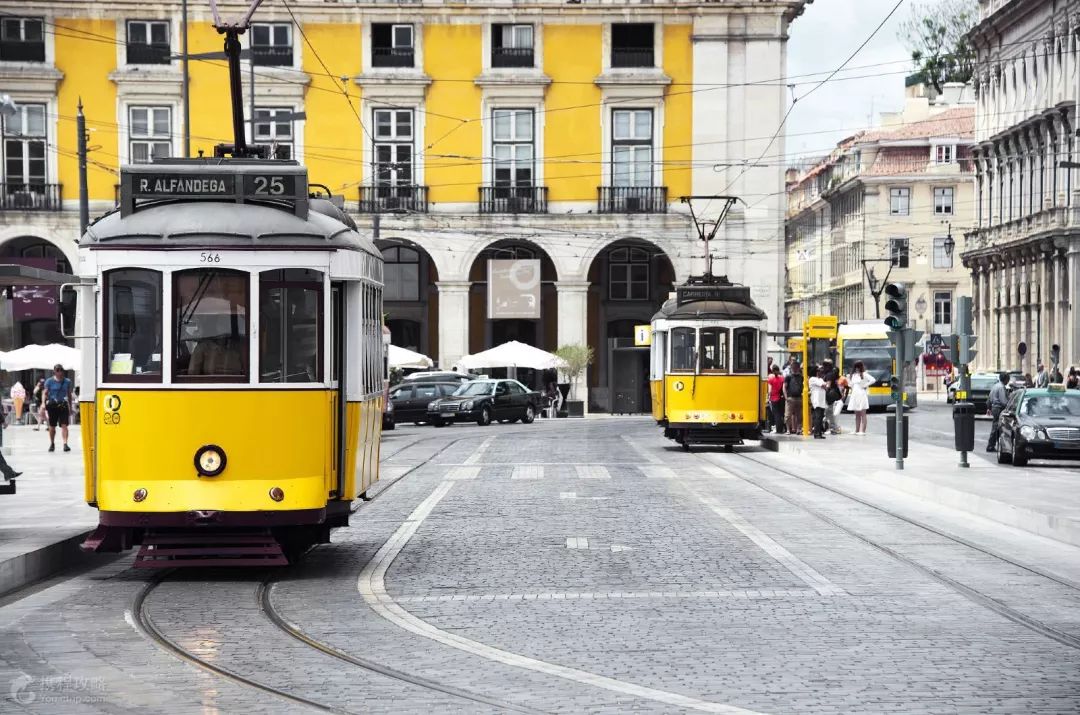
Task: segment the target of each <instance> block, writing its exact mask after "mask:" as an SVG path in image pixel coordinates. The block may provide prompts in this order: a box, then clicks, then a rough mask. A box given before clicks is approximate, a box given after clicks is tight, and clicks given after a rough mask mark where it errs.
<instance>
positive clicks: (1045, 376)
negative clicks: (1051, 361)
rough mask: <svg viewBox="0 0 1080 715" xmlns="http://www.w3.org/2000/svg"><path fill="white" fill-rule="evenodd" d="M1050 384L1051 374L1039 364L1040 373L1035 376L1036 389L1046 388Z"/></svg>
mask: <svg viewBox="0 0 1080 715" xmlns="http://www.w3.org/2000/svg"><path fill="white" fill-rule="evenodd" d="M1049 384H1050V373H1049V372H1047V370H1046V367H1045V366H1044V365H1043V364H1042V363H1039V368H1038V372H1037V373H1036V374H1035V387H1046V386H1047V385H1049Z"/></svg>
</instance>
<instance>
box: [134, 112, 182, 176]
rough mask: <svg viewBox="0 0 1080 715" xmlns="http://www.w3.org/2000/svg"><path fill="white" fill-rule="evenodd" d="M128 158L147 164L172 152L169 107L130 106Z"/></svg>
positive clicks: (135, 162) (136, 162) (137, 162)
mask: <svg viewBox="0 0 1080 715" xmlns="http://www.w3.org/2000/svg"><path fill="white" fill-rule="evenodd" d="M129 116H130V119H129V123H128V135H129V136H128V138H129V142H128V145H129V149H128V160H129V161H130V162H131V163H132V164H149V163H150V162H151V161H154V160H157V159H164V158H165V157H167V156H169V155H170V154H171V153H172V110H171V109H170V108H169V107H131V109H130V110H129Z"/></svg>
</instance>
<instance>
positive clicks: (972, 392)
mask: <svg viewBox="0 0 1080 715" xmlns="http://www.w3.org/2000/svg"><path fill="white" fill-rule="evenodd" d="M969 379H970V381H971V387H970V388H969V389H968V395H967V401H968V402H970V403H972V404H973V405H975V414H977V415H980V414H982V413H984V412H986V407H987V402H988V401H989V400H990V388H991V387H993V386H994V384H995V383H997V381H998V379H999V378H998V376H997V373H993V372H977V373H975V374H973V375H971V377H970V378H969ZM958 389H960V380H953V381H952V382H951V383H949V395H948V400H949V404H952V403H954V402H956V391H957V390H958Z"/></svg>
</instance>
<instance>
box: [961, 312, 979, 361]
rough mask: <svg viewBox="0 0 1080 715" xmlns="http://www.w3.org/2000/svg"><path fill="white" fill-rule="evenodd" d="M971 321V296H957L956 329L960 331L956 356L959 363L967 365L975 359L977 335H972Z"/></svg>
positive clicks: (973, 330)
mask: <svg viewBox="0 0 1080 715" xmlns="http://www.w3.org/2000/svg"><path fill="white" fill-rule="evenodd" d="M972 322H973V320H972V311H971V296H962V297H960V298H957V299H956V329H957V332H958V333H960V350H959V352H958V353H957V356H956V358H957V361H958V362H959V363H960V364H961V365H967V364H968V363H970V362H973V361H974V360H975V349H974V348H975V341H976V340H978V336H977V335H974V332H975V328H974V326H973V325H972Z"/></svg>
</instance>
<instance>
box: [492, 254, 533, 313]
mask: <svg viewBox="0 0 1080 715" xmlns="http://www.w3.org/2000/svg"><path fill="white" fill-rule="evenodd" d="M487 317H488V319H489V320H508V319H509V320H514V319H517V320H539V319H540V260H539V259H536V258H525V259H521V260H501V259H492V260H489V261H488V310H487Z"/></svg>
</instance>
